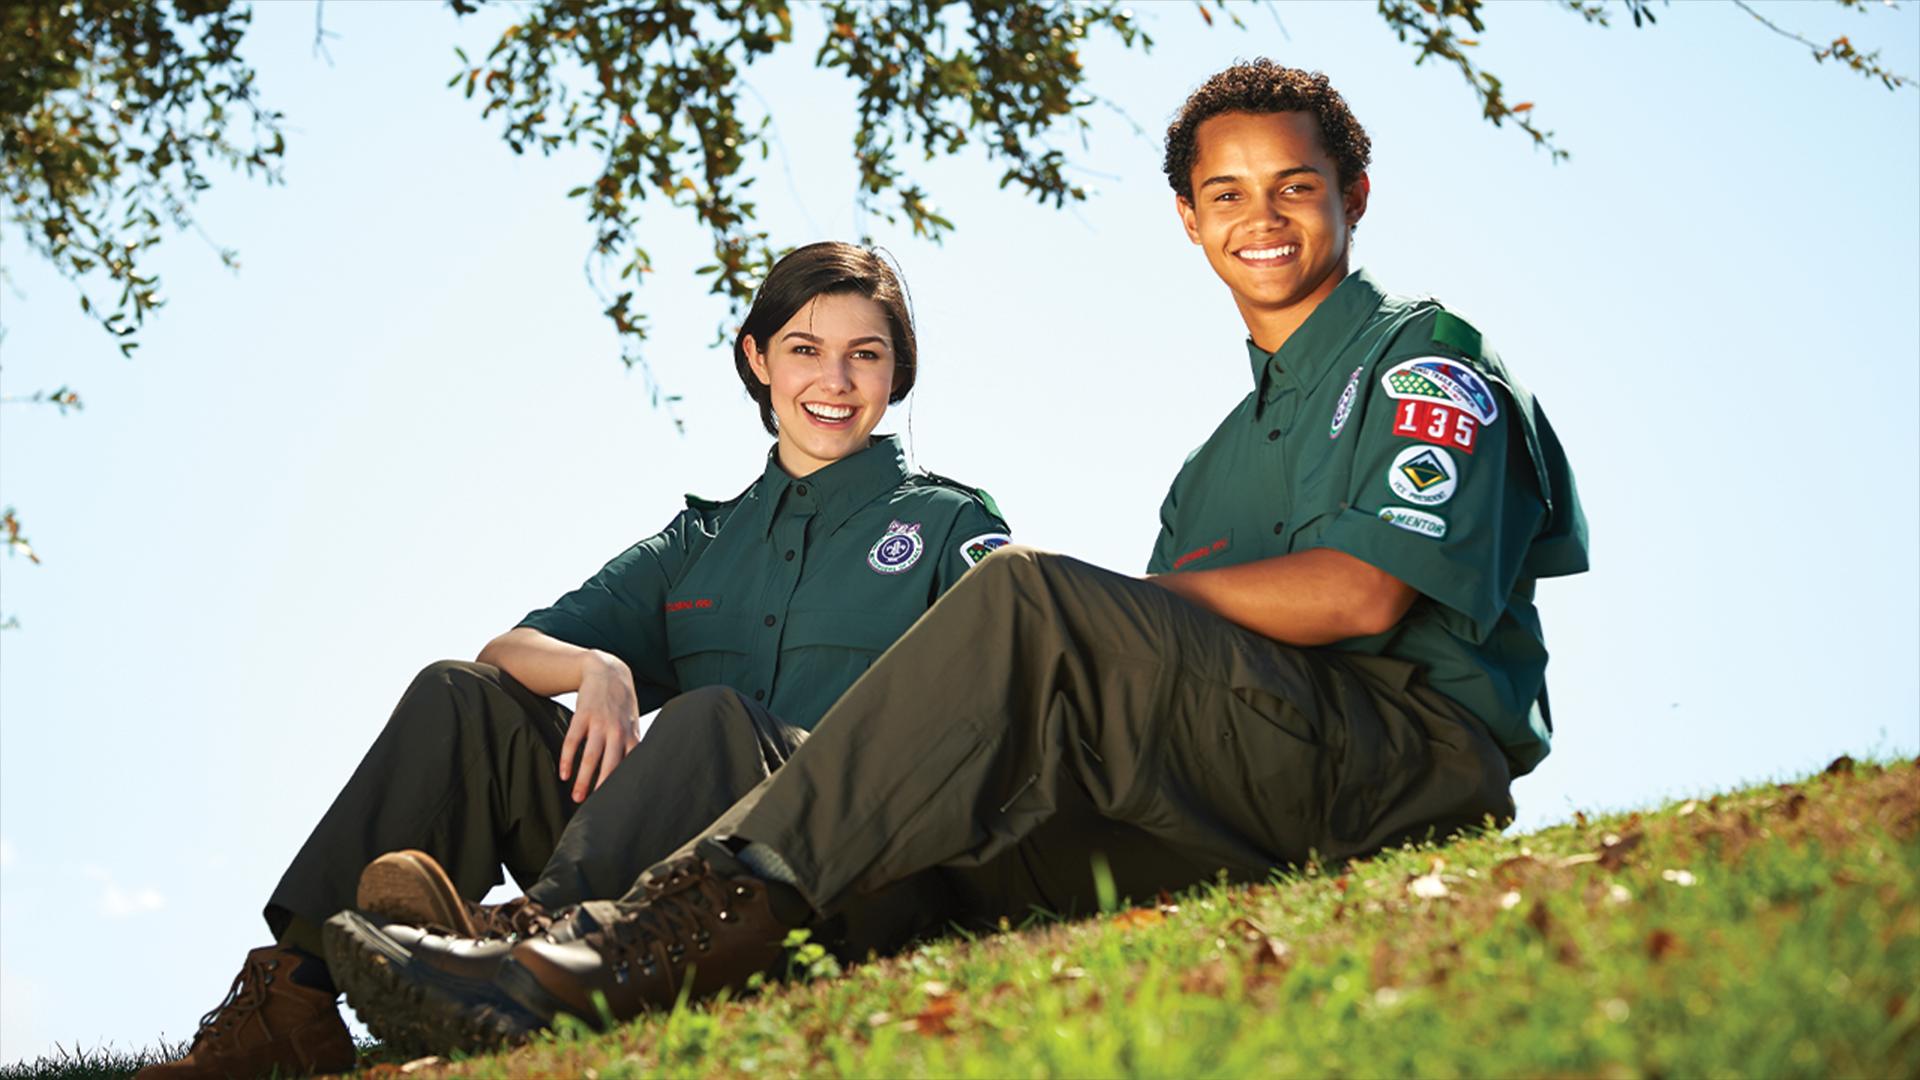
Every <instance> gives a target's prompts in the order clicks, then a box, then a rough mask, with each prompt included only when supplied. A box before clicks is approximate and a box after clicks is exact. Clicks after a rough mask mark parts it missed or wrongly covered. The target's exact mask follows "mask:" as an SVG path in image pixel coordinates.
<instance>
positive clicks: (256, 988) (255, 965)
mask: <svg viewBox="0 0 1920 1080" xmlns="http://www.w3.org/2000/svg"><path fill="white" fill-rule="evenodd" d="M279 967H280V961H279V960H278V959H273V958H267V957H258V956H252V957H248V958H247V966H245V967H243V968H241V969H240V974H238V975H235V976H234V977H233V985H232V986H231V987H229V988H228V990H227V996H226V999H225V1000H224V1001H222V1002H220V1004H218V1005H215V1006H214V1007H213V1008H212V1009H211V1010H209V1011H208V1012H207V1014H206V1015H205V1016H202V1017H201V1018H200V1030H199V1031H198V1032H196V1033H195V1034H194V1036H193V1044H194V1045H195V1046H198V1045H200V1043H201V1042H202V1041H203V1040H205V1041H213V1040H217V1039H221V1038H224V1037H226V1036H227V1035H229V1034H231V1033H232V1031H233V1029H234V1027H235V1026H237V1025H238V1024H239V1022H240V1021H242V1020H244V1019H246V1018H247V1015H248V1014H249V1013H253V1012H256V1011H258V1010H259V1009H260V1007H261V1006H263V1005H265V1004H266V1003H267V986H268V984H270V983H272V982H273V978H274V976H273V972H274V971H275V970H276V969H278V968H279Z"/></svg>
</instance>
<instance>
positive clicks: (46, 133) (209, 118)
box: [0, 0, 285, 400]
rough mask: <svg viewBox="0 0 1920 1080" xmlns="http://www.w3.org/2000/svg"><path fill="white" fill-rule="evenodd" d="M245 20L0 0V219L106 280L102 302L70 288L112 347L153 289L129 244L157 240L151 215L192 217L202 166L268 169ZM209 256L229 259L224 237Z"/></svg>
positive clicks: (80, 270) (195, 7) (187, 10)
mask: <svg viewBox="0 0 1920 1080" xmlns="http://www.w3.org/2000/svg"><path fill="white" fill-rule="evenodd" d="M252 18H253V13H252V10H251V9H250V8H248V7H245V6H235V5H234V4H233V3H232V0H174V2H173V3H171V4H167V5H162V4H158V3H142V2H140V0H84V2H81V0H69V2H63V3H56V2H51V0H30V2H12V0H10V2H9V3H7V4H6V5H4V6H3V7H0V118H4V121H5V126H4V128H0V154H4V156H5V168H4V172H0V176H3V177H4V179H0V185H3V186H0V191H4V193H5V196H6V201H7V217H8V220H9V221H10V222H12V223H13V224H14V225H17V226H19V228H20V231H21V233H22V235H23V236H24V237H25V239H26V242H27V244H28V246H29V247H30V248H31V249H32V250H33V252H34V253H35V254H37V255H39V256H41V257H42V258H45V259H47V260H48V261H49V262H51V263H53V265H54V267H55V268H56V269H58V270H59V271H60V273H61V274H62V275H63V276H65V277H67V278H69V279H70V280H73V281H74V282H76V283H78V282H80V281H81V280H82V279H86V278H89V277H91V276H93V275H95V274H104V275H105V276H106V279H107V281H108V282H110V287H112V286H117V287H118V289H119V296H118V298H117V299H115V300H113V301H111V302H108V303H105V304H103V303H100V302H97V301H96V300H95V299H94V298H93V297H92V296H90V295H89V294H88V293H87V292H86V291H85V290H84V289H83V290H82V291H81V294H80V306H81V308H82V309H83V310H85V311H86V312H87V313H88V314H89V315H91V316H92V317H93V318H95V319H96V320H98V321H99V322H100V324H101V325H102V326H104V327H105V328H106V329H107V330H108V332H110V333H112V334H114V335H115V336H116V337H118V338H119V339H120V350H121V352H122V353H124V354H128V355H131V354H132V351H133V349H134V348H135V347H136V345H137V343H136V342H135V340H134V333H135V331H137V330H138V329H139V328H140V327H141V325H143V324H144V323H145V322H146V317H147V313H148V312H150V311H152V310H154V309H155V308H158V307H159V306H161V304H162V303H164V300H163V298H162V296H161V293H160V287H159V279H158V277H157V276H156V275H154V274H152V273H143V272H142V270H141V267H140V262H139V260H140V256H141V254H142V253H143V252H145V251H146V249H148V248H150V247H152V246H154V245H155V244H157V243H159V242H160V236H161V225H162V222H163V221H164V222H171V223H172V224H173V225H175V226H176V227H178V228H182V229H185V228H192V227H195V225H194V219H193V213H192V207H191V204H192V203H193V201H194V199H195V198H196V197H197V196H198V195H199V193H200V192H202V191H204V190H206V189H207V188H208V187H209V186H211V181H209V180H208V179H207V176H206V172H205V170H204V166H205V165H206V164H207V163H208V162H224V163H226V164H228V165H231V166H233V167H236V168H241V169H244V170H245V171H246V172H247V173H249V174H253V173H260V174H262V175H264V176H265V177H266V178H267V180H268V181H269V182H277V181H278V180H279V178H280V174H279V159H280V155H281V151H282V149H283V148H284V146H285V143H284V141H283V140H282V138H281V135H280V130H279V126H278V125H279V120H280V114H278V113H275V112H271V111H268V110H266V109H263V108H262V107H261V106H260V104H259V102H258V100H257V99H256V97H255V95H254V86H253V70H252V69H251V68H249V67H248V66H247V65H246V61H245V60H243V59H242V58H241V56H240V53H239V48H240V43H241V39H242V38H243V37H244V36H245V35H246V31H247V26H248V24H249V23H250V22H251V21H252ZM242 128H244V129H246V132H245V134H246V137H245V138H244V139H243V140H242V141H241V142H239V143H236V142H235V141H233V135H234V134H235V131H236V129H242ZM220 258H221V260H222V261H223V262H225V263H226V264H227V265H229V266H234V267H237V266H238V262H237V260H236V255H235V253H234V252H232V251H230V250H223V251H221V252H220ZM62 389H63V390H64V388H62ZM57 393H58V392H56V397H54V398H44V399H43V400H57ZM36 397H38V396H36Z"/></svg>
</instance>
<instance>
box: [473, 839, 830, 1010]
mask: <svg viewBox="0 0 1920 1080" xmlns="http://www.w3.org/2000/svg"><path fill="white" fill-rule="evenodd" d="M702 855H704V856H705V857H704V858H702V857H697V856H683V857H681V858H679V859H675V860H673V861H671V862H668V863H665V864H663V865H661V866H659V867H656V868H655V869H654V870H651V871H649V872H648V876H647V878H646V879H645V881H646V885H647V890H646V891H647V896H646V899H644V900H642V901H640V902H639V903H635V904H602V903H589V904H581V905H578V908H577V914H576V915H575V917H574V918H573V919H571V920H569V922H570V923H572V924H574V927H573V929H574V930H575V932H576V933H577V934H578V936H577V937H575V938H574V939H573V940H570V941H568V940H559V937H560V935H548V936H544V937H535V938H533V939H531V940H528V941H525V942H522V943H520V944H519V945H517V946H515V948H514V950H513V955H512V956H511V957H510V958H509V959H508V960H507V961H506V962H504V963H502V964H501V965H500V971H499V973H498V974H497V975H495V976H494V985H495V986H496V987H498V988H500V989H501V990H504V991H506V993H507V994H508V995H509V996H511V997H512V998H513V999H514V1000H515V1001H517V1002H519V1003H520V1004H521V1005H522V1006H524V1007H525V1008H527V1009H528V1010H530V1011H531V1012H533V1013H535V1014H537V1015H538V1016H540V1018H541V1019H542V1020H543V1021H545V1022H547V1023H552V1021H553V1018H554V1017H555V1016H556V1015H557V1014H559V1013H562V1012H565V1013H569V1014H571V1015H573V1016H576V1017H579V1018H580V1019H582V1020H585V1021H586V1022H587V1023H589V1024H592V1025H595V1026H599V1025H600V1023H601V1016H600V1010H599V1008H598V1007H597V1006H596V1004H595V1002H594V996H595V995H596V994H602V995H605V1000H606V1006H607V1008H608V1010H609V1011H610V1012H611V1013H612V1016H613V1019H615V1020H629V1019H632V1018H633V1017H635V1016H638V1015H639V1014H641V1013H643V1012H646V1011H648V1010H650V1009H656V1008H671V1007H672V1006H673V1005H674V1003H675V1002H676V1001H677V1000H678V999H679V997H680V995H681V994H682V993H683V992H684V993H686V994H687V995H688V996H689V997H690V998H705V997H711V996H712V995H714V994H717V993H719V992H720V991H722V990H730V991H734V992H739V991H741V990H744V989H746V988H747V984H748V980H749V979H751V978H752V977H753V976H754V975H756V974H767V973H771V972H773V971H775V970H776V969H777V967H778V966H779V964H780V961H781V959H782V957H783V955H784V954H785V949H784V946H783V943H784V942H785V940H786V937H787V934H788V933H789V932H790V931H791V930H793V929H794V928H796V927H800V926H804V925H806V924H807V923H808V922H810V921H811V919H812V916H813V912H812V909H811V908H809V907H808V906H807V903H806V901H805V900H803V899H802V898H801V896H800V894H799V892H798V891H797V890H795V889H794V888H793V887H792V886H789V885H784V884H781V883H779V882H772V881H767V880H765V879H762V878H758V877H754V876H753V875H752V873H751V872H750V871H749V870H748V869H747V868H746V867H745V866H744V865H743V864H741V863H740V862H739V861H738V860H737V859H735V858H734V857H733V855H732V853H731V852H728V851H726V850H725V849H724V848H722V847H721V846H720V845H719V844H714V843H709V844H704V845H702ZM588 918H592V919H593V920H594V921H595V923H597V925H595V926H593V927H591V928H588V927H587V926H586V925H585V923H586V920H587V919H588Z"/></svg>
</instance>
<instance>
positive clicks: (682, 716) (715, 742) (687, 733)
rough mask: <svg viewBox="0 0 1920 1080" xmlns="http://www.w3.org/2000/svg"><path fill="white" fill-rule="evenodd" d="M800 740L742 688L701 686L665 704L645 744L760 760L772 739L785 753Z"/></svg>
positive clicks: (657, 748)
mask: <svg viewBox="0 0 1920 1080" xmlns="http://www.w3.org/2000/svg"><path fill="white" fill-rule="evenodd" d="M801 738H802V735H801V733H800V732H799V731H798V730H797V729H795V728H790V727H788V726H787V725H785V724H784V723H782V722H781V721H780V720H779V719H778V718H777V717H775V716H774V715H773V714H772V713H769V712H767V711H766V710H765V709H763V708H759V707H757V706H755V705H754V704H753V703H752V702H750V701H748V700H747V698H746V696H745V695H744V694H742V693H740V692H739V691H738V690H735V689H734V688H732V687H730V686H702V687H700V688H699V689H696V690H689V691H687V692H686V693H684V694H680V695H678V696H677V697H675V698H673V699H672V700H670V701H668V702H667V703H666V704H665V705H663V706H661V707H660V712H659V714H658V715H657V716H655V717H654V718H653V723H652V724H651V725H650V726H649V727H648V728H647V736H646V739H645V743H646V745H647V747H648V751H649V753H661V752H665V753H672V754H674V755H676V756H681V755H711V756H714V757H716V758H725V757H732V756H734V755H736V754H739V755H746V756H749V757H751V758H753V759H754V760H759V759H760V758H761V757H762V756H763V755H764V751H763V750H762V747H763V746H764V745H766V744H768V743H772V744H773V745H774V746H775V747H777V748H779V749H780V750H781V752H782V753H791V752H792V751H793V750H794V749H796V748H797V747H798V746H799V744H800V740H801Z"/></svg>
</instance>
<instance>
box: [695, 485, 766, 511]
mask: <svg viewBox="0 0 1920 1080" xmlns="http://www.w3.org/2000/svg"><path fill="white" fill-rule="evenodd" d="M759 482H760V481H758V480H755V481H754V482H753V483H754V484H757V483H759ZM752 490H753V484H748V485H747V486H746V489H745V490H743V491H741V492H740V494H738V495H735V496H734V497H733V498H731V499H709V498H706V497H705V496H701V495H695V494H694V493H693V492H691V491H689V492H687V509H689V510H698V511H700V512H701V513H702V514H711V513H713V512H714V511H715V510H728V509H731V508H732V507H733V506H734V505H735V504H736V503H738V502H739V501H740V500H741V499H744V498H746V497H747V492H748V491H752Z"/></svg>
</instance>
